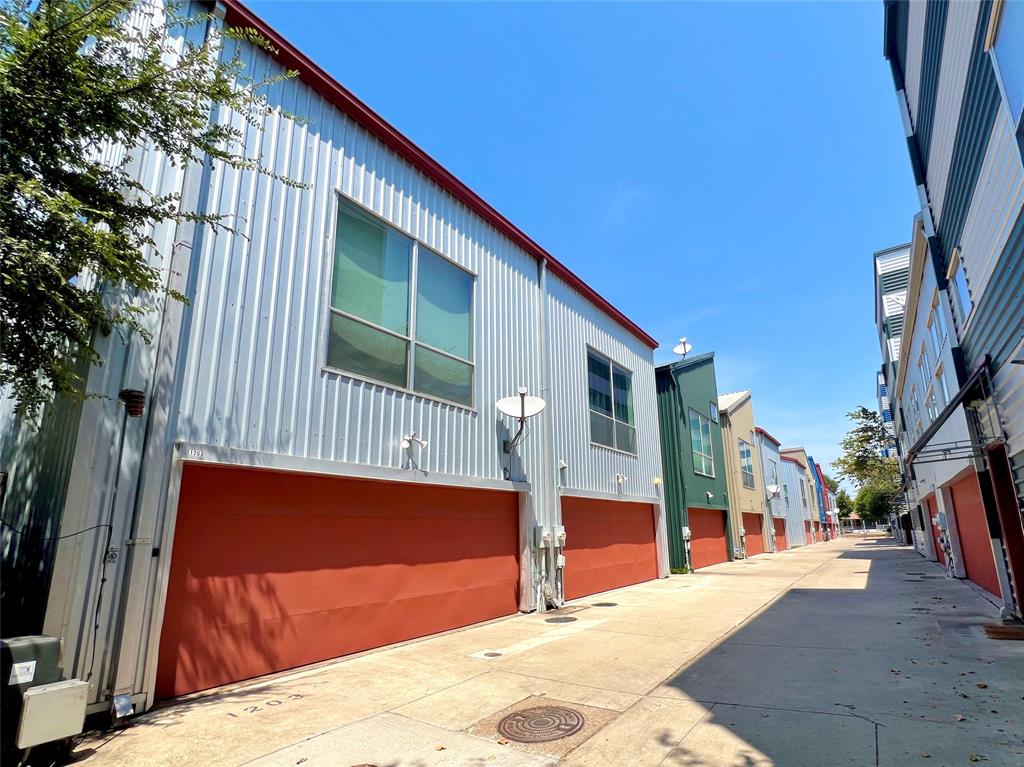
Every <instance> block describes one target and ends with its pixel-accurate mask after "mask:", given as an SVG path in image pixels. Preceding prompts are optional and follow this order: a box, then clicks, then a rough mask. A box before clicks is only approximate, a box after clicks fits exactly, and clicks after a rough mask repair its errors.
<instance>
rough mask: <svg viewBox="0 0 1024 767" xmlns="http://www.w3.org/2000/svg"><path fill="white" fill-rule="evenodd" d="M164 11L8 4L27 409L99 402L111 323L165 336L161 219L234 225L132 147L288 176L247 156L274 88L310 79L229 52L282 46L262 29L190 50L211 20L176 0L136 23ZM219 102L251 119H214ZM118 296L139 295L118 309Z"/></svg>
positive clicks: (3, 220)
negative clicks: (158, 308) (151, 325)
mask: <svg viewBox="0 0 1024 767" xmlns="http://www.w3.org/2000/svg"><path fill="white" fill-rule="evenodd" d="M160 6H161V4H160V3H152V2H151V0H3V2H2V3H0V386H9V387H10V391H11V393H12V394H13V396H14V398H15V400H16V402H17V406H18V409H19V412H20V413H22V414H23V415H32V414H34V413H36V412H37V411H38V410H39V408H40V406H41V405H42V404H43V403H45V402H46V401H48V400H49V399H51V398H52V397H53V396H54V395H55V394H63V395H70V396H73V397H81V396H83V395H84V392H83V387H82V381H81V377H80V371H81V370H82V369H84V368H83V364H85V366H86V367H87V364H92V363H99V362H100V361H101V360H100V358H99V356H98V355H97V353H96V351H95V349H94V347H93V337H94V332H95V330H96V329H97V328H101V329H103V330H104V331H107V332H109V331H110V330H113V329H118V328H120V329H122V331H123V332H126V333H131V332H136V333H138V334H139V335H140V336H141V337H142V338H143V339H144V340H146V341H147V342H148V341H149V340H150V339H149V334H148V333H147V331H146V329H145V327H144V323H143V322H142V317H143V315H144V313H145V312H147V311H149V308H148V307H147V306H145V305H143V304H153V303H155V302H154V301H152V300H149V301H147V300H145V298H144V297H145V296H146V295H147V294H148V295H153V294H156V295H159V294H160V293H162V292H165V285H164V283H163V279H162V277H161V271H160V269H159V268H158V267H156V266H154V265H153V260H152V259H151V258H147V255H146V250H147V249H152V250H154V251H155V249H156V247H157V243H156V242H154V240H153V238H152V232H153V227H154V225H156V224H158V223H160V222H165V221H184V220H191V221H195V222H198V223H202V224H208V225H214V226H223V224H221V221H220V219H219V218H218V217H217V216H209V215H204V214H198V213H195V212H193V211H188V210H181V209H180V207H179V203H180V200H179V196H178V195H177V194H166V195H159V194H154V193H153V192H152V191H151V190H149V189H147V188H146V187H145V186H144V185H143V184H141V183H139V182H138V181H137V180H136V177H135V174H134V173H133V171H132V165H131V162H132V157H131V153H132V152H133V151H136V150H138V149H139V148H140V147H143V146H147V145H148V146H152V147H154V148H156V149H158V150H159V151H161V152H163V154H164V155H165V156H166V158H167V160H168V162H170V163H171V164H175V165H182V164H185V163H188V162H203V161H205V162H211V161H218V162H221V163H225V164H227V165H229V166H231V167H233V168H239V169H248V170H252V171H255V172H257V173H264V174H269V175H273V174H272V173H271V172H270V170H269V169H268V168H266V167H265V166H264V165H263V163H262V161H261V158H259V157H255V158H253V157H245V156H243V155H242V154H239V153H238V151H237V149H238V147H239V142H240V139H241V138H242V136H243V131H242V129H243V128H245V127H248V126H252V127H255V128H257V129H259V128H261V127H262V124H263V120H264V117H265V116H266V115H267V114H268V113H269V112H271V111H272V107H271V106H270V105H269V104H268V102H267V100H266V97H265V96H263V95H261V93H262V91H263V89H264V88H265V87H266V86H268V85H270V84H271V83H273V82H276V81H278V80H280V79H282V78H284V77H291V76H293V75H294V74H295V73H293V72H289V73H287V74H285V75H281V76H274V77H270V78H266V79H262V80H254V79H253V78H252V77H250V76H249V75H248V74H247V68H246V66H245V64H244V62H243V61H242V60H241V59H240V58H239V57H237V56H236V57H233V58H231V57H222V56H221V53H220V50H221V47H222V43H223V42H224V40H225V39H226V38H231V39H236V40H244V41H245V42H247V43H249V44H251V45H256V46H258V47H260V48H262V49H264V50H271V46H270V43H269V42H268V41H267V40H266V39H264V38H263V37H261V36H260V35H259V34H258V33H256V32H255V31H254V30H251V29H235V28H224V29H219V28H218V27H217V25H212V26H211V30H210V32H209V33H208V34H206V35H205V37H204V36H203V35H196V34H192V35H191V36H188V39H191V38H196V37H198V38H200V39H199V40H198V41H197V42H185V43H184V44H183V45H182V44H181V40H180V39H178V40H176V39H175V37H178V38H181V37H182V36H185V35H186V33H187V32H188V30H190V29H195V28H197V27H199V26H200V25H204V24H205V23H206V22H207V21H210V20H211V19H212V16H211V15H198V16H197V15H190V16H188V17H186V16H184V15H182V14H181V13H180V6H179V5H178V4H176V3H175V2H173V0H172V2H170V3H167V4H164V5H163V8H164V14H163V17H162V20H161V18H159V17H157V16H153V17H152V22H153V23H151V24H138V23H134V22H133V20H137V19H139V18H140V17H146V16H147V15H150V14H152V12H153V8H154V7H160ZM172 30H178V32H180V33H181V34H180V35H172V34H171V31H172ZM218 107H224V108H227V109H230V110H232V111H233V112H234V113H235V114H236V115H238V116H240V118H241V119H240V120H239V121H237V122H233V123H232V124H227V123H223V124H218V123H216V122H213V121H211V120H210V119H209V118H210V112H211V108H218ZM116 147H120V148H122V149H123V150H125V151H126V152H127V156H126V157H124V159H123V160H121V161H119V162H116V163H112V162H110V161H109V160H108V157H109V156H110V153H109V152H108V151H107V150H109V149H110V148H116ZM277 178H280V177H277ZM281 180H283V181H285V182H286V183H293V182H290V181H289V179H281ZM224 228H227V227H224ZM158 255H159V256H160V257H163V258H167V257H168V256H169V254H158ZM117 292H120V293H121V295H125V296H129V297H135V296H138V297H140V298H139V300H138V301H137V303H136V302H133V301H131V300H123V301H122V300H112V299H111V296H112V295H114V294H115V293H117ZM171 297H172V298H173V299H182V298H183V296H181V295H178V294H176V293H172V294H171Z"/></svg>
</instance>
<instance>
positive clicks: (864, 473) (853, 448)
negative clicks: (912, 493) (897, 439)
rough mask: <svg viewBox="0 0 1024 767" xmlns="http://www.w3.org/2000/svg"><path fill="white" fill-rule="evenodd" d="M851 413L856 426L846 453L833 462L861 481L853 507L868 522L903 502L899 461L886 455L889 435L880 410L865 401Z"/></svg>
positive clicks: (846, 442) (846, 439) (848, 476)
mask: <svg viewBox="0 0 1024 767" xmlns="http://www.w3.org/2000/svg"><path fill="white" fill-rule="evenodd" d="M847 416H848V417H849V418H850V420H851V421H853V423H854V427H853V428H852V429H851V430H850V431H849V432H848V433H847V434H846V436H845V437H844V438H843V442H842V447H843V454H842V456H840V457H839V458H838V459H836V460H835V461H834V462H833V463H832V466H833V467H834V468H835V469H836V470H837V471H838V472H839V476H841V477H844V478H845V479H849V480H850V481H852V482H853V483H854V484H856V485H857V495H856V499H855V500H854V501H853V510H854V511H856V512H857V514H858V516H860V517H861V518H862V519H863V520H864V521H865V522H880V521H882V520H883V519H885V517H886V516H887V515H888V514H889V513H891V512H894V511H897V510H898V509H899V507H900V506H902V504H903V500H902V499H903V490H902V474H901V472H900V465H899V461H898V459H896V458H894V457H888V458H887V457H885V456H883V455H882V450H883V449H884V448H885V447H887V446H888V440H889V435H888V434H887V432H886V431H885V426H884V424H883V422H882V417H881V416H880V415H879V414H878V413H876V412H875V411H874V410H869V409H868V408H866V407H864V406H863V405H862V406H860V407H858V408H857V409H856V410H853V411H851V412H850V413H847ZM838 500H839V499H838V497H837V499H836V501H837V503H838Z"/></svg>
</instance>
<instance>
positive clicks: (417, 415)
mask: <svg viewBox="0 0 1024 767" xmlns="http://www.w3.org/2000/svg"><path fill="white" fill-rule="evenodd" d="M217 8H218V13H217V14H215V18H213V19H212V20H210V21H208V22H207V21H204V25H205V24H214V25H219V24H227V25H233V26H236V27H253V28H256V29H258V30H259V31H260V32H261V33H262V34H263V35H265V36H266V37H267V38H268V39H270V40H271V41H272V42H273V45H274V50H273V51H269V52H268V51H265V50H263V49H262V48H259V47H257V46H254V45H252V44H250V43H248V42H246V41H245V39H244V37H243V38H241V39H227V40H225V41H224V48H223V50H222V55H223V56H224V57H226V58H230V57H233V56H237V57H239V60H240V61H241V62H243V66H244V67H245V68H247V69H248V70H250V71H258V72H263V73H267V74H268V75H276V74H283V73H284V72H285V71H286V70H288V69H295V70H297V71H298V77H297V78H294V79H287V80H284V81H281V82H278V83H276V84H275V85H274V86H273V87H272V88H271V89H270V91H269V92H268V94H267V95H268V98H269V101H270V104H271V105H272V106H274V107H281V108H280V109H275V110H274V111H273V113H272V114H271V115H270V116H268V118H267V123H266V125H265V126H263V127H264V130H262V131H260V130H255V129H253V130H248V131H246V132H245V134H244V140H243V146H242V147H241V151H242V152H243V153H244V155H245V156H247V157H255V156H262V157H264V158H265V162H266V163H267V164H268V166H269V167H270V169H271V170H272V171H273V172H274V173H276V174H280V175H281V176H283V177H290V178H293V179H294V180H296V181H299V182H301V184H302V185H301V186H294V185H290V184H286V183H284V182H282V181H281V180H278V179H276V178H272V177H269V176H266V175H260V174H257V173H254V172H253V171H252V170H250V169H247V168H232V167H228V166H227V165H224V164H222V163H220V162H216V161H210V162H205V161H203V162H196V163H194V164H191V165H188V166H186V167H184V168H177V167H173V166H171V165H169V164H168V163H167V162H166V159H165V158H163V157H162V156H161V155H160V154H159V153H158V152H157V151H155V150H146V149H139V150H138V152H137V154H139V155H140V163H139V167H140V179H142V180H143V181H144V182H145V183H150V182H153V183H159V184H160V185H161V186H160V188H159V191H161V193H173V192H178V193H180V195H181V199H182V205H183V206H185V209H186V210H192V211H195V212H197V213H199V214H201V215H203V216H225V217H227V218H228V219H230V220H231V221H232V222H233V225H234V224H235V222H238V223H237V226H238V227H239V228H240V230H241V231H239V232H237V233H235V232H226V231H224V230H215V229H213V228H211V227H206V226H202V225H198V224H193V223H191V222H189V223H181V224H177V225H171V224H168V225H166V226H164V227H161V228H160V229H159V230H158V231H156V232H155V233H154V240H155V241H156V242H157V243H158V245H160V247H161V249H162V250H163V252H165V253H168V254H171V258H170V262H169V263H161V264H160V265H161V266H162V267H163V269H164V274H165V276H166V278H167V281H168V286H169V287H170V288H173V289H175V290H179V291H181V292H182V293H184V294H185V295H187V296H188V298H189V302H188V303H187V304H186V303H178V302H175V301H167V302H164V301H163V300H159V301H158V300H156V298H154V299H153V302H152V303H153V304H154V305H155V306H159V307H160V309H158V310H154V311H153V312H152V313H151V314H150V315H148V316H147V321H148V322H149V323H150V325H151V328H152V330H153V343H152V344H146V343H145V342H144V341H143V340H142V339H140V338H139V337H138V336H132V337H124V336H123V335H122V334H119V333H112V334H110V335H108V336H105V337H98V338H99V340H98V351H99V353H100V355H101V357H102V359H103V361H104V364H103V365H102V366H96V367H93V368H92V369H91V370H89V371H88V389H89V391H91V392H97V393H101V394H102V395H104V396H101V397H96V398H92V399H88V400H87V401H85V402H84V403H80V404H78V405H70V404H67V403H55V404H54V406H53V407H52V408H50V409H49V412H48V413H46V414H44V417H43V420H44V426H43V428H42V429H41V430H39V431H35V432H31V433H30V431H29V430H28V429H27V428H25V427H24V426H23V425H19V423H18V421H17V420H16V419H15V418H13V416H12V415H11V410H10V407H9V403H8V406H7V407H6V417H5V418H4V422H3V425H4V440H3V444H4V448H3V456H2V462H3V466H2V469H3V471H4V472H5V473H6V477H7V492H6V496H5V508H4V509H3V511H4V516H5V519H6V520H8V521H9V522H10V523H11V524H13V525H17V526H18V527H19V529H21V530H24V531H29V534H28V535H27V536H26V538H25V540H23V541H20V542H19V543H18V545H19V546H22V547H23V549H22V550H21V554H19V551H18V550H13V554H11V551H12V549H11V548H10V547H6V550H5V559H6V558H7V556H8V555H10V556H12V557H13V559H12V560H11V561H14V562H17V561H18V557H19V556H23V557H32V558H33V560H32V561H34V562H35V563H36V564H38V563H40V562H41V563H43V564H44V565H45V566H46V567H47V573H46V574H45V578H43V579H40V580H39V582H37V583H36V584H35V586H36V587H42V588H45V591H44V592H43V593H41V594H36V595H35V596H36V598H37V600H38V601H39V603H40V604H45V614H43V615H38V616H36V618H37V619H36V620H35V623H36V624H37V625H35V626H25V628H26V630H31V629H33V628H34V630H35V631H40V630H42V631H43V632H44V633H47V634H50V635H55V636H59V637H61V639H62V640H63V646H64V665H65V668H66V671H67V673H68V675H69V676H77V677H79V678H82V679H88V680H89V684H90V692H89V695H90V698H89V703H90V710H92V711H101V710H107V709H109V708H110V707H111V705H112V700H113V699H114V698H115V697H118V696H121V700H122V701H124V702H126V703H128V704H130V705H134V706H135V707H136V708H137V709H141V708H145V707H148V706H149V705H151V704H152V702H153V701H154V700H155V699H157V698H163V697H168V696H175V695H180V694H182V693H187V692H191V691H194V690H202V689H206V688H210V687H213V686H217V685H221V684H224V683H228V682H232V681H235V680H239V679H244V678H248V677H252V676H256V675H260V674H265V673H268V672H273V671H277V670H280V669H285V668H290V667H294V666H298V665H301V664H306V663H311V662H314V661H319V660H323V659H325V658H331V657H335V656H339V655H343V654H346V653H351V652H355V651H359V650H364V649H367V648H370V647H375V646H380V645H384V644H387V643H391V642H396V641H399V640H404V639H409V638H410V637H415V636H422V635H426V634H430V633H433V632H437V631H442V630H445V629H450V628H453V627H456V626H462V625H466V624H470V623H473V622H476V621H481V620H487V619H490V618H494V617H497V616H500V615H506V614H510V613H514V612H516V611H517V610H533V609H545V607H547V606H549V605H558V604H561V603H562V602H563V601H564V600H567V599H571V598H574V597H578V596H582V595H585V594H588V593H593V592H596V591H603V590H606V589H610V588H613V587H616V586H621V585H624V584H627V583H635V582H639V581H643V580H646V579H651V578H655V577H658V576H659V575H664V574H667V572H668V567H669V562H668V555H667V545H666V527H665V520H664V512H663V506H662V502H661V497H660V492H659V489H660V482H661V476H662V464H661V449H660V445H659V439H658V420H657V418H658V413H657V402H656V392H655V374H654V362H653V349H654V348H655V347H656V346H657V344H656V343H655V341H654V339H652V338H651V337H650V336H649V335H648V334H647V333H645V332H644V331H643V330H641V329H640V328H639V327H638V326H637V325H636V324H634V323H633V322H632V321H630V320H629V319H628V318H626V317H625V316H624V315H623V314H622V313H621V312H619V311H618V310H616V309H615V308H614V307H613V306H612V305H611V304H609V302H608V301H606V300H605V299H604V298H602V297H601V296H600V295H598V294H597V293H596V292H595V291H594V290H593V289H592V288H591V287H589V286H588V285H587V284H586V283H585V282H583V280H581V279H580V277H578V276H577V275H576V274H574V273H573V272H572V271H570V270H569V269H568V268H567V267H566V266H565V265H564V264H562V263H561V262H560V261H558V260H557V259H556V258H555V257H554V256H552V255H551V254H550V253H548V252H547V251H545V250H544V249H542V248H541V247H540V246H538V245H537V244H536V243H535V242H534V241H533V240H532V239H530V238H529V237H528V236H527V235H526V234H524V233H523V232H522V231H521V230H520V229H518V228H517V227H516V226H514V225H513V224H512V223H510V222H509V221H508V219H506V218H505V217H503V216H502V215H501V214H500V213H498V212H497V211H496V210H495V209H494V208H492V207H491V206H490V205H489V204H488V203H487V202H485V201H484V200H483V199H481V198H480V197H479V196H478V195H477V194H476V193H474V192H473V191H472V190H470V189H469V188H468V187H466V186H465V185H464V184H462V183H461V182H460V181H458V179H456V178H455V176H453V175H452V174H451V173H450V172H449V171H447V170H445V169H444V168H443V167H441V166H440V165H439V164H438V163H437V162H436V161H435V160H433V159H432V158H431V157H429V156H428V155H427V154H425V153H424V152H423V151H422V150H421V149H419V148H418V147H417V146H415V145H414V144H413V143H412V142H411V141H410V140H409V139H407V138H406V137H405V136H403V135H402V134H401V133H400V132H398V130H396V129H395V128H394V127H392V126H391V125H389V124H388V123H387V122H386V121H385V120H384V119H383V118H382V117H380V116H379V115H377V114H375V113H374V112H373V111H372V110H370V109H369V107H367V106H366V105H365V104H363V103H362V102H360V101H359V100H358V99H357V98H355V97H354V96H353V95H352V94H351V93H350V92H349V91H347V90H346V89H345V88H344V87H342V86H341V85H340V84H339V83H337V82H336V81H335V80H334V79H332V78H331V77H330V76H329V75H328V74H327V73H326V72H324V71H323V70H321V69H320V68H319V67H317V66H316V65H315V64H314V63H313V62H312V61H310V60H309V59H307V58H306V57H305V56H304V55H303V54H302V53H301V52H300V51H299V50H298V49H296V48H295V47H294V46H292V45H291V44H290V43H288V42H287V41H286V40H284V39H282V38H281V37H280V35H278V34H276V33H275V32H274V31H273V30H272V29H270V28H268V27H267V26H266V25H265V24H264V23H263V22H262V21H260V20H259V19H258V18H257V17H255V16H254V15H253V14H252V13H251V12H249V11H248V10H247V9H246V8H245V7H244V6H243V5H241V4H240V3H239V2H236V0H224V2H222V3H218V4H217ZM205 31H206V30H205V27H204V26H202V25H194V26H193V27H189V28H187V29H185V30H182V31H179V32H177V33H180V34H198V35H200V36H201V35H202V34H203V33H204V32H205ZM177 33H176V34H177ZM296 112H297V113H300V114H301V115H303V116H309V117H311V118H312V119H310V120H308V121H299V120H296V119H294V118H293V117H292V116H291V114H292V113H296ZM211 119H216V120H220V121H229V120H234V119H235V118H234V117H233V116H232V115H230V114H227V113H225V111H224V110H219V111H218V110H214V116H213V117H211ZM153 258H154V262H155V263H158V262H156V258H157V257H156V255H154V256H153ZM521 392H522V393H525V394H528V395H530V396H538V395H539V396H542V397H543V399H544V404H545V406H544V407H543V409H542V410H540V411H539V412H537V414H536V415H533V416H532V417H531V418H529V419H527V421H526V422H525V429H523V425H524V424H523V423H521V422H520V421H518V420H517V419H516V418H514V417H510V416H508V415H505V414H503V413H505V412H506V411H508V412H512V411H513V410H514V408H515V407H516V406H517V405H518V404H521V403H522V400H521V399H518V395H519V394H520V393H521ZM509 397H511V398H512V400H511V402H506V403H503V407H502V409H499V408H498V407H497V405H496V403H497V401H498V400H503V399H505V398H509ZM714 398H715V395H714V391H713V387H712V392H711V393H710V394H709V395H707V399H708V400H714ZM517 399H518V403H517ZM706 404H707V403H705V407H703V408H701V412H702V413H706V412H707V407H706ZM526 405H527V406H528V407H530V408H531V410H530V412H531V413H533V412H536V407H537V406H539V405H540V403H539V402H537V401H536V400H528V401H527V402H526ZM140 414H141V417H137V416H140ZM702 433H703V431H702ZM703 444H704V443H703V442H702V443H701V445H702V448H701V449H702V450H703ZM40 477H44V478H45V479H46V482H45V483H42V484H41V483H40ZM59 536H63V538H62V539H61V540H59V541H58V540H57V538H58V537H59ZM69 536H70V537H69ZM12 569H13V570H14V571H16V570H18V569H19V568H18V567H12ZM25 569H27V568H25ZM4 586H5V597H4V598H5V600H6V599H7V598H8V595H9V594H11V593H12V591H13V590H14V589H13V588H12V587H13V586H14V584H12V583H11V581H10V580H8V579H6V578H5V583H4ZM5 615H6V605H5ZM26 622H28V621H26ZM7 628H9V627H7V626H5V629H7Z"/></svg>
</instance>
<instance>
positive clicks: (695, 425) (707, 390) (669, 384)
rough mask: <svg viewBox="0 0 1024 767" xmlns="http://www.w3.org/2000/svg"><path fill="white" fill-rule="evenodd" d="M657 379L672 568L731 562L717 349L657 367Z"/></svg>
mask: <svg viewBox="0 0 1024 767" xmlns="http://www.w3.org/2000/svg"><path fill="white" fill-rule="evenodd" d="M655 380H656V384H657V391H658V420H659V424H660V427H661V455H662V461H663V463H664V475H665V476H664V482H665V511H666V515H667V525H668V546H669V561H670V563H671V566H672V567H673V568H678V567H683V566H684V565H685V566H688V567H691V568H698V567H707V566H708V565H713V564H716V563H718V562H725V561H728V560H729V559H730V558H731V552H730V548H729V543H728V542H729V541H730V540H731V533H732V531H731V530H730V529H729V513H728V510H729V494H728V490H727V486H726V473H725V472H726V469H725V459H724V453H723V448H722V427H721V425H720V424H719V421H718V385H717V383H716V381H715V353H714V352H708V353H706V354H701V355H698V356H696V357H691V358H689V359H681V360H678V361H677V362H673V363H670V364H668V365H662V366H661V367H658V368H656V369H655ZM686 528H688V529H689V533H690V540H689V545H687V541H686V539H685V535H684V532H685V529H686Z"/></svg>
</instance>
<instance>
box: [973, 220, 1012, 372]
mask: <svg viewBox="0 0 1024 767" xmlns="http://www.w3.org/2000/svg"><path fill="white" fill-rule="evenodd" d="M1022 326H1024V210H1022V209H1020V208H1018V210H1017V220H1016V222H1015V224H1014V227H1013V231H1012V232H1011V233H1010V236H1009V237H1008V238H1007V241H1006V246H1005V248H1004V249H1003V252H1002V255H1001V256H1000V258H999V261H998V263H997V264H996V268H995V269H994V270H993V272H992V277H991V279H990V280H989V283H988V289H987V290H986V291H985V300H984V301H981V302H978V303H977V305H976V307H975V310H974V314H973V315H972V317H971V324H970V327H969V328H968V330H967V335H966V336H965V337H964V339H963V348H964V356H965V358H966V360H967V363H968V367H969V368H973V367H974V365H976V364H977V363H978V361H980V360H981V358H982V357H983V356H984V355H985V354H989V355H991V356H992V369H993V370H996V371H998V370H999V369H1000V368H1001V367H1002V366H1003V365H1004V364H1006V362H1007V360H1008V359H1009V356H1010V353H1011V352H1012V351H1013V349H1014V347H1016V346H1017V344H1018V343H1019V342H1020V337H1021V328H1022ZM1018 367H1019V366H1018Z"/></svg>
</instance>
